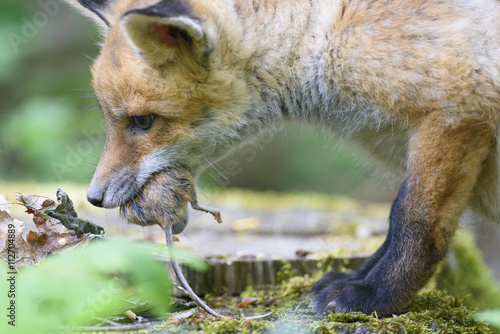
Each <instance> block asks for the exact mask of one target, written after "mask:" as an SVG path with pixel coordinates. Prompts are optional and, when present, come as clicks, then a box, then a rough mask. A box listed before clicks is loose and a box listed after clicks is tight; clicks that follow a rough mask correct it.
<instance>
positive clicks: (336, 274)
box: [311, 270, 357, 297]
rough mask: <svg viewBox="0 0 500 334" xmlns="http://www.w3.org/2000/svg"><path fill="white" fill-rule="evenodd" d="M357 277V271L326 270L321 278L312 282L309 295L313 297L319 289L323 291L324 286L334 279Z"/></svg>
mask: <svg viewBox="0 0 500 334" xmlns="http://www.w3.org/2000/svg"><path fill="white" fill-rule="evenodd" d="M356 278H357V272H356V271H350V272H348V273H343V272H340V271H336V270H331V271H329V272H327V273H326V274H325V275H323V277H321V279H320V280H319V281H318V282H316V284H314V286H313V287H312V289H311V295H312V296H313V297H314V296H316V295H317V294H318V293H320V292H321V291H323V289H324V288H326V287H327V286H329V285H330V284H331V283H333V282H335V281H340V280H354V279H356Z"/></svg>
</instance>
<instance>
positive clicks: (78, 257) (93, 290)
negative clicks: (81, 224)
mask: <svg viewBox="0 0 500 334" xmlns="http://www.w3.org/2000/svg"><path fill="white" fill-rule="evenodd" d="M164 248H165V247H163V249H164ZM157 249H158V247H156V246H153V245H148V244H143V243H138V242H131V241H130V240H116V241H112V242H109V241H93V242H91V243H89V244H88V245H86V246H84V247H83V248H74V249H72V250H70V251H67V252H64V253H56V254H53V255H51V256H49V257H48V258H47V259H45V260H43V261H42V262H41V263H40V264H39V265H37V266H30V267H24V268H21V269H20V273H18V274H15V275H13V274H9V275H8V274H7V272H8V271H9V270H8V269H7V266H6V265H5V264H4V263H1V264H0V272H2V274H3V277H10V278H11V279H12V281H10V282H9V281H7V280H5V279H2V280H1V281H0V287H1V288H2V291H9V284H11V283H12V284H14V285H15V289H13V290H12V291H13V292H12V293H14V294H15V296H13V297H11V298H10V299H9V300H8V299H4V302H2V307H3V308H4V309H6V308H7V306H8V305H7V304H8V303H11V301H14V302H15V303H14V304H12V305H14V307H13V309H15V315H16V316H15V319H11V320H10V321H12V320H15V322H14V323H13V324H15V326H12V325H9V324H8V323H7V321H2V322H1V323H0V331H1V332H2V333H47V332H59V331H60V329H61V328H62V327H63V326H68V327H72V326H89V325H93V324H95V323H96V322H98V321H97V320H96V318H105V317H110V316H118V315H123V313H124V312H125V311H127V310H133V311H135V312H137V311H139V308H140V309H144V308H146V309H148V310H150V311H151V312H153V313H154V314H155V315H157V316H161V315H164V314H165V312H166V311H168V309H169V302H170V295H171V284H170V278H169V276H168V274H167V271H166V270H165V267H164V265H163V264H162V263H161V262H159V261H156V260H155V258H154V257H153V256H152V253H153V252H155V251H157ZM198 261H199V260H198ZM196 266H197V267H198V268H199V267H200V265H199V264H197V265H196ZM12 277H14V278H12ZM145 305H147V307H145Z"/></svg>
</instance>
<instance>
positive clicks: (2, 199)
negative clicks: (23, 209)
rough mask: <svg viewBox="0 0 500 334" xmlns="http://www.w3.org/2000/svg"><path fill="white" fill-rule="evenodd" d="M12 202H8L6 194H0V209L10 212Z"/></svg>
mask: <svg viewBox="0 0 500 334" xmlns="http://www.w3.org/2000/svg"><path fill="white" fill-rule="evenodd" d="M11 206H12V204H10V203H9V201H8V199H7V196H4V195H0V211H5V212H7V213H10V207H11Z"/></svg>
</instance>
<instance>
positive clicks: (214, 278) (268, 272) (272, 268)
mask: <svg viewBox="0 0 500 334" xmlns="http://www.w3.org/2000/svg"><path fill="white" fill-rule="evenodd" d="M366 259H367V256H362V255H356V256H351V257H333V258H330V257H327V258H323V259H308V258H304V259H291V260H282V259H217V258H210V259H208V263H209V269H208V270H207V271H205V272H199V271H196V270H194V269H193V268H191V267H188V266H182V270H183V272H184V275H185V276H186V279H187V280H188V282H189V283H190V285H191V287H192V288H193V290H194V291H195V292H196V293H197V294H198V295H205V294H207V293H227V294H229V295H234V294H240V293H242V292H243V291H245V289H246V288H247V287H249V286H254V287H260V288H266V287H267V288H271V287H274V286H276V285H278V284H280V283H281V282H282V281H283V277H280V276H283V273H284V270H283V269H285V270H288V271H291V272H292V273H293V275H305V274H309V273H314V272H316V271H318V270H321V268H322V267H325V266H326V265H327V266H328V268H330V269H331V270H340V271H347V270H356V269H358V268H359V267H361V265H362V264H363V262H364V261H365V260H366ZM288 276H290V275H288Z"/></svg>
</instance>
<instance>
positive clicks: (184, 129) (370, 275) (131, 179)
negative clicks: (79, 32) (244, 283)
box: [72, 0, 500, 315]
mask: <svg viewBox="0 0 500 334" xmlns="http://www.w3.org/2000/svg"><path fill="white" fill-rule="evenodd" d="M72 2H74V4H75V5H76V6H79V7H80V8H81V9H82V10H83V12H84V13H86V14H88V15H89V16H93V17H94V18H95V20H96V22H97V23H98V24H99V26H100V27H101V29H102V31H103V34H104V36H105V40H104V43H103V48H102V52H101V54H100V56H99V57H98V58H97V59H96V61H95V63H94V65H93V67H92V73H93V77H94V87H95V91H96V93H97V96H98V99H99V101H100V104H101V107H102V111H103V114H104V118H105V122H106V126H107V139H106V146H105V148H104V152H103V154H102V157H101V160H100V163H99V166H98V168H97V170H96V172H95V175H94V178H93V180H92V183H91V185H90V187H89V190H88V194H87V197H88V200H89V201H90V202H91V203H92V204H94V205H96V206H99V207H105V208H112V207H116V206H119V205H121V204H123V203H126V202H128V201H129V200H131V199H132V198H134V196H136V195H137V194H138V193H140V191H141V189H142V188H143V187H144V185H145V184H146V183H147V182H148V180H149V179H150V178H151V177H152V176H153V175H155V173H158V172H159V171H162V170H166V169H172V168H173V169H175V168H177V166H180V165H183V166H186V168H187V169H188V170H189V172H190V173H191V174H192V175H194V176H195V177H196V176H197V175H199V173H200V172H201V171H202V170H203V169H204V168H206V167H207V166H208V165H209V164H210V163H211V162H213V161H215V160H217V159H219V158H221V157H222V156H224V155H225V154H227V153H228V152H230V151H231V150H232V149H234V148H235V147H237V146H238V145H239V144H240V143H242V142H245V141H247V140H249V139H250V138H251V137H255V136H257V135H258V134H259V133H261V132H263V131H267V130H272V129H273V127H275V126H276V125H278V124H280V123H282V122H283V121H286V120H299V121H304V122H312V123H316V124H320V125H322V126H324V127H326V128H328V129H330V130H331V131H333V132H336V133H337V134H339V135H341V136H343V137H344V138H346V139H348V140H350V141H351V142H353V143H357V144H358V145H359V146H360V147H362V148H364V149H365V150H366V151H367V152H369V154H371V156H372V157H373V159H374V160H375V161H377V162H379V163H381V164H382V165H385V166H386V167H387V169H389V170H392V171H393V172H394V174H395V175H396V176H397V177H399V178H400V180H401V184H402V185H401V190H400V192H399V195H398V196H397V198H396V200H395V201H394V204H393V206H392V210H391V214H390V231H389V233H388V236H387V239H386V240H385V242H384V243H383V245H382V246H381V247H380V249H379V250H377V252H375V254H373V256H372V257H371V258H370V259H369V260H368V261H367V262H366V263H365V264H364V265H363V266H362V267H361V268H360V269H359V270H358V271H356V272H352V273H349V274H344V273H338V272H330V273H327V274H326V275H325V276H324V277H323V278H322V279H321V280H320V281H319V282H318V283H317V284H316V285H315V286H314V288H313V289H312V296H313V306H314V308H315V310H316V311H317V312H318V313H319V314H324V313H325V312H330V311H331V312H350V311H361V312H364V313H371V312H373V311H376V312H377V313H378V314H379V315H390V314H392V313H395V312H398V310H400V309H401V308H402V307H403V306H404V305H405V304H406V303H407V302H408V301H409V300H410V299H411V298H412V296H413V295H414V294H415V293H416V292H417V291H418V290H419V289H420V288H422V286H423V285H424V284H425V283H426V282H427V281H428V280H429V278H430V277H431V275H432V273H433V272H434V270H435V268H436V265H437V264H438V262H439V261H441V260H442V259H443V258H444V257H445V255H446V253H447V251H448V246H449V244H450V241H451V240H452V238H453V235H454V232H455V230H456V229H457V225H458V221H459V219H460V217H461V216H462V214H463V213H464V212H465V211H467V212H471V213H473V215H475V216H476V217H483V218H482V219H488V220H491V221H496V222H498V221H500V204H499V203H500V202H499V200H500V186H499V181H500V179H499V174H500V169H499V167H500V165H499V163H500V161H499V153H500V152H499V149H498V147H499V145H498V138H499V133H498V131H499V130H498V125H499V119H500V1H498V0H412V1H404V0H390V1H386V0H315V1H309V0H163V1H160V2H158V1H157V0H94V1H92V0H74V1H72ZM159 204H160V203H159Z"/></svg>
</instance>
